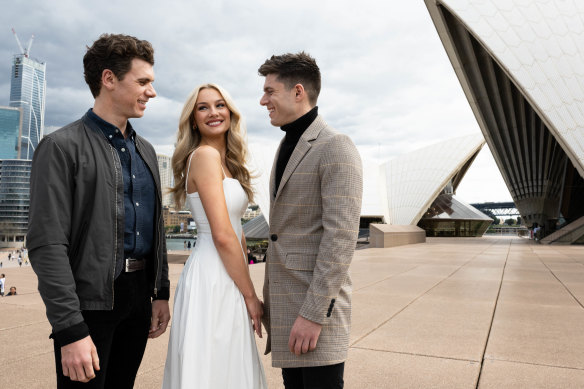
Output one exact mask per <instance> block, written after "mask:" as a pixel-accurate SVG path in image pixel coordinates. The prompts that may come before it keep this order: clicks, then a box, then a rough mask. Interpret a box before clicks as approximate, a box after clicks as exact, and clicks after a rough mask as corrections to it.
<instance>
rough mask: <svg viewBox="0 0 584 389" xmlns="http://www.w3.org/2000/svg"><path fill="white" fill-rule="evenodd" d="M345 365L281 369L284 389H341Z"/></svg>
mask: <svg viewBox="0 0 584 389" xmlns="http://www.w3.org/2000/svg"><path fill="white" fill-rule="evenodd" d="M344 371H345V363H344V362H343V363H339V364H337V365H329V366H316V367H292V368H284V369H282V377H283V378H284V386H285V387H286V389H342V388H343V385H344V381H343V372H344Z"/></svg>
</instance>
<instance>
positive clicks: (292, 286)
mask: <svg viewBox="0 0 584 389" xmlns="http://www.w3.org/2000/svg"><path fill="white" fill-rule="evenodd" d="M278 154H279V150H278V152H277V153H276V159H275V161H274V165H273V166H272V174H271V176H270V236H269V247H268V253H267V263H266V274H265V279H264V289H263V294H264V304H265V307H264V319H265V320H264V325H265V326H266V330H267V332H268V340H267V346H266V354H267V353H269V352H270V351H271V352H272V365H273V366H274V367H305V366H324V365H332V364H336V363H341V362H343V361H344V360H345V359H346V357H347V349H348V346H349V332H350V329H351V288H352V285H351V278H350V276H349V273H348V270H349V265H350V263H351V260H352V258H353V252H354V250H355V245H356V241H357V236H358V232H359V216H360V213H361V197H362V193H363V179H362V175H363V171H362V167H361V158H360V157H359V153H358V152H357V149H356V148H355V145H354V144H353V142H352V141H351V139H350V138H349V137H348V136H346V135H341V134H338V133H336V132H334V130H333V129H332V128H331V127H330V126H328V125H327V124H326V122H325V121H324V119H323V118H322V117H321V116H320V115H319V116H318V117H317V118H316V119H315V120H314V122H313V123H312V124H311V125H310V126H309V127H308V128H307V129H306V131H305V132H304V134H303V135H302V137H301V138H300V140H299V141H298V144H297V145H296V148H295V149H294V151H293V152H292V156H291V157H290V160H289V161H288V165H287V166H286V169H285V170H284V173H283V175H282V180H281V182H280V187H279V189H278V192H277V193H276V194H274V191H275V170H276V169H275V166H276V160H277V158H278ZM299 314H300V315H301V316H303V317H304V318H306V319H308V320H312V321H314V322H317V323H320V324H322V326H323V327H322V331H321V333H320V337H319V339H318V342H317V345H316V349H315V350H314V351H311V352H308V353H307V354H303V355H301V356H296V355H294V354H293V353H291V352H290V350H289V349H288V339H289V337H290V330H291V329H292V325H293V324H294V321H295V320H296V318H297V317H298V315H299Z"/></svg>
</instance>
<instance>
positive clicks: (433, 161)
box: [380, 134, 485, 225]
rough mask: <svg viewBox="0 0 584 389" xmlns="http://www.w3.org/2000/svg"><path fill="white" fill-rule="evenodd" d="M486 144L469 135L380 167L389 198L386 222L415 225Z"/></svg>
mask: <svg viewBox="0 0 584 389" xmlns="http://www.w3.org/2000/svg"><path fill="white" fill-rule="evenodd" d="M484 144H485V140H484V138H483V136H482V135H481V134H473V135H466V136H462V137H458V138H454V139H448V140H446V141H443V142H440V143H436V144H433V145H431V146H428V147H424V148H422V149H419V150H416V151H412V152H410V153H407V154H405V155H402V156H400V157H397V158H395V159H392V160H391V161H389V162H387V163H385V164H383V165H382V166H381V170H382V173H381V174H382V176H384V178H385V190H386V193H383V194H382V195H381V196H380V197H381V198H384V197H385V198H387V210H386V212H387V213H384V214H383V215H384V216H385V220H386V222H388V223H390V224H400V225H402V224H413V225H416V224H417V223H418V222H419V221H420V219H421V217H422V216H423V214H424V212H426V210H427V209H428V208H429V207H430V205H432V202H433V201H434V200H435V199H436V197H437V196H438V195H439V194H440V192H441V191H442V189H444V187H445V186H446V184H448V182H449V181H450V180H451V179H452V178H453V177H454V176H455V174H456V173H458V172H459V171H460V170H461V169H462V167H463V166H464V165H465V164H466V163H467V162H468V161H469V160H470V159H471V158H472V157H473V156H474V155H475V154H477V153H478V152H479V151H480V149H481V147H483V145H484Z"/></svg>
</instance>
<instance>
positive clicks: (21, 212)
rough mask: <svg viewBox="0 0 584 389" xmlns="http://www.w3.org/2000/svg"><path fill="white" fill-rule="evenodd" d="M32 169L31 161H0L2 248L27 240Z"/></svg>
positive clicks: (0, 231)
mask: <svg viewBox="0 0 584 389" xmlns="http://www.w3.org/2000/svg"><path fill="white" fill-rule="evenodd" d="M31 167H32V161H31V160H23V159H4V160H0V246H4V247H6V246H10V245H11V244H12V245H14V242H24V240H25V237H26V231H27V228H28V209H29V204H30V170H31ZM20 245H22V243H20Z"/></svg>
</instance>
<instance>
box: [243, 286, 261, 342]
mask: <svg viewBox="0 0 584 389" xmlns="http://www.w3.org/2000/svg"><path fill="white" fill-rule="evenodd" d="M245 306H246V308H247V312H248V313H249V316H250V317H251V320H252V322H253V329H254V330H255V332H256V334H258V336H259V337H260V338H261V337H262V321H261V318H262V316H263V315H264V306H263V304H262V302H261V301H260V299H258V297H257V296H255V295H254V296H253V297H247V298H245Z"/></svg>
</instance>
